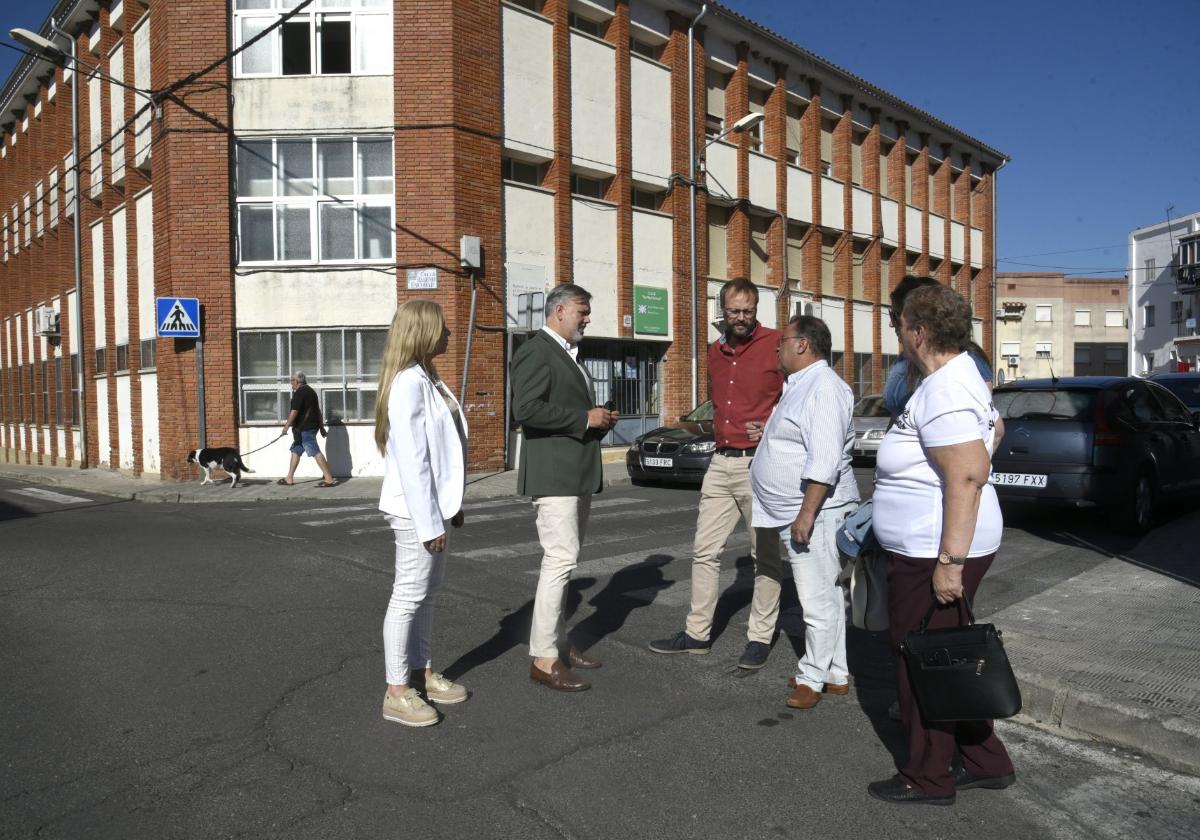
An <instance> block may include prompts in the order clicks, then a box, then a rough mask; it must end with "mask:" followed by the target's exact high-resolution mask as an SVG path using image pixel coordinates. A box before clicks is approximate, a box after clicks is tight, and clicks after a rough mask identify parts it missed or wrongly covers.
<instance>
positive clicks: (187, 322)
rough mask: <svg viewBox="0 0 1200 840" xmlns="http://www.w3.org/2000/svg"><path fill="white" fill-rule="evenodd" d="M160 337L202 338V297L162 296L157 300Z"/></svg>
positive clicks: (156, 308) (156, 310)
mask: <svg viewBox="0 0 1200 840" xmlns="http://www.w3.org/2000/svg"><path fill="white" fill-rule="evenodd" d="M155 304H156V305H155V316H156V319H157V323H158V337H159V338H200V299H199V298H181V297H160V298H157V299H156V300H155Z"/></svg>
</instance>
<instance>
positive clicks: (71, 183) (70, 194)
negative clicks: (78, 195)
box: [63, 152, 75, 219]
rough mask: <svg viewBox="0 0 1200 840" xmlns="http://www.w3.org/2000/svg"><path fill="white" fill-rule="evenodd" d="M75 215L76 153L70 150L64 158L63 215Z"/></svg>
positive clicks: (68, 216) (69, 216)
mask: <svg viewBox="0 0 1200 840" xmlns="http://www.w3.org/2000/svg"><path fill="white" fill-rule="evenodd" d="M74 215H75V153H74V152H68V153H67V155H66V157H64V158H63V216H64V217H65V218H68V219H69V218H71V217H72V216H74Z"/></svg>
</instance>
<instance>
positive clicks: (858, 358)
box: [854, 353, 875, 399]
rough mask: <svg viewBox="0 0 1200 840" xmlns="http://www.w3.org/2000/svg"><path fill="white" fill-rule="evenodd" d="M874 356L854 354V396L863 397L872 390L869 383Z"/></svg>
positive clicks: (870, 354)
mask: <svg viewBox="0 0 1200 840" xmlns="http://www.w3.org/2000/svg"><path fill="white" fill-rule="evenodd" d="M874 359H875V356H874V354H872V353H855V354H854V396H855V398H856V399H857V398H859V397H865V396H866V395H867V394H870V393H871V392H872V390H873V388H872V382H871V373H872V369H873V367H872V365H873V362H874Z"/></svg>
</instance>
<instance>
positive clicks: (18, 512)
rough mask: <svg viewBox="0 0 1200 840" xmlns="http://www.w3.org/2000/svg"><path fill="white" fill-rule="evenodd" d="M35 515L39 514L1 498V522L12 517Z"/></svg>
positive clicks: (22, 517)
mask: <svg viewBox="0 0 1200 840" xmlns="http://www.w3.org/2000/svg"><path fill="white" fill-rule="evenodd" d="M34 516H37V514H36V513H34V512H33V511H29V510H26V509H25V508H23V507H19V506H17V505H14V504H11V503H9V502H5V501H3V500H0V522H8V521H9V520H11V519H29V518H32V517H34Z"/></svg>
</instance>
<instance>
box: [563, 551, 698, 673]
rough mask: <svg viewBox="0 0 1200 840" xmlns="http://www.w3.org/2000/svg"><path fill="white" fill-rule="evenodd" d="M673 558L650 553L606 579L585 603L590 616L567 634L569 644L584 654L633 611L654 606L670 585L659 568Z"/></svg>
mask: <svg viewBox="0 0 1200 840" xmlns="http://www.w3.org/2000/svg"><path fill="white" fill-rule="evenodd" d="M674 559H675V558H674V557H672V556H671V555H668V554H651V555H650V556H649V557H647V558H646V559H645V560H642V561H640V562H638V563H635V564H634V565H632V566H626V567H625V568H623V569H621V570H619V571H618V572H617V573H616V574H614V575H613V576H612V577H611V578H609V581H608V585H607V586H605V587H604V588H603V589H601V590H600V591H599V592H597V593H596V594H595V595H594V596H593V597H592V598H591V599H590V600H589V601H588V604H589V605H590V606H592V607H593V608H594V611H593V612H592V614H591V615H589V616H588V617H587V618H585V619H584V620H583V621H580V622H579V623H578V624H576V625H575V627H574V628H573V629H572V630H571V632H570V633H569V634H568V635H569V636H570V638H571V643H572V644H573V645H575V646H576V647H577V648H579V649H580V650H583V651H586V650H588V649H589V648H590V647H591V646H592V645H594V644H597V643H598V642H601V641H603V640H604V638H605V637H606V636H608V635H609V634H610V633H615V632H617V631H618V630H620V629H621V627H623V626H624V624H625V621H626V619H628V618H629V616H630V614H631V613H632V612H633V611H634V610H636V609H640V608H642V607H648V606H650V605H651V604H652V603H654V596H655V595H656V594H657V593H658V592H660V591H662V590H663V589H666V588H667V587H668V586H670V585H671V583H672V581H669V580H666V579H665V578H664V577H663V573H662V568H663V566H666V565H667V564H669V563H671V562H672V561H673V560H674ZM583 580H584V579H581V582H582V581H583ZM572 589H573V590H574V587H572ZM633 593H637V595H636V596H634V594H633Z"/></svg>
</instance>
